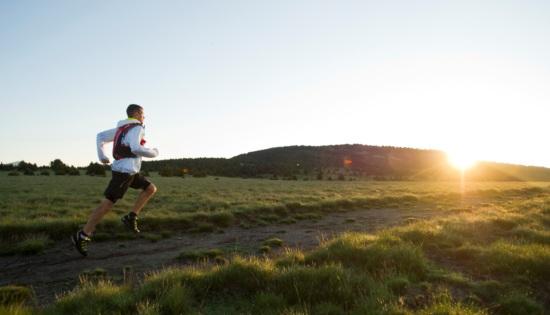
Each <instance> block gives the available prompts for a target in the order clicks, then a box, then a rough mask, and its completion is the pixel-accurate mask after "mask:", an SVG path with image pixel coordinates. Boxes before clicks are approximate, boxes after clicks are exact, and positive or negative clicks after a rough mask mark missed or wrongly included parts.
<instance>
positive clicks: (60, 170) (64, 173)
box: [53, 169, 67, 176]
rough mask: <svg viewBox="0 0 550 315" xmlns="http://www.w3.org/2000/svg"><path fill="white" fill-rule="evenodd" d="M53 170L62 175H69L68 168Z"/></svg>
mask: <svg viewBox="0 0 550 315" xmlns="http://www.w3.org/2000/svg"><path fill="white" fill-rule="evenodd" d="M53 172H54V174H55V175H60V176H63V175H67V170H66V169H59V170H54V171H53Z"/></svg>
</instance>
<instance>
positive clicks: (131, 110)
mask: <svg viewBox="0 0 550 315" xmlns="http://www.w3.org/2000/svg"><path fill="white" fill-rule="evenodd" d="M126 114H128V118H135V119H137V120H139V121H140V122H142V123H143V120H144V119H145V115H143V107H141V106H139V105H137V104H130V105H128V108H126Z"/></svg>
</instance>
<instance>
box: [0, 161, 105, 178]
mask: <svg viewBox="0 0 550 315" xmlns="http://www.w3.org/2000/svg"><path fill="white" fill-rule="evenodd" d="M107 168H108V167H106V166H104V165H102V164H99V163H93V162H91V163H90V164H89V165H88V167H86V175H92V176H105V175H106V170H107ZM0 171H9V173H8V175H10V176H17V175H20V174H23V175H30V176H33V175H37V174H39V175H42V176H49V175H50V171H52V172H53V173H54V174H55V175H70V176H79V175H80V171H79V169H78V168H77V167H75V166H72V165H70V166H69V165H67V164H65V163H63V161H61V160H60V159H55V160H53V161H51V162H50V165H49V167H48V166H40V167H39V166H37V165H36V164H35V163H28V162H25V161H21V162H18V163H14V164H3V163H0Z"/></svg>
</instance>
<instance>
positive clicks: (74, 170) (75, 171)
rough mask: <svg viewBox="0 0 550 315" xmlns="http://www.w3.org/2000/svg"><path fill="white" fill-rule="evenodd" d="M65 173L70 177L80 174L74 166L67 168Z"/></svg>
mask: <svg viewBox="0 0 550 315" xmlns="http://www.w3.org/2000/svg"><path fill="white" fill-rule="evenodd" d="M67 173H68V174H69V175H70V176H80V172H79V171H78V169H77V168H76V167H74V166H71V167H69V169H68V171H67Z"/></svg>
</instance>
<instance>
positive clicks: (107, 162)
mask: <svg viewBox="0 0 550 315" xmlns="http://www.w3.org/2000/svg"><path fill="white" fill-rule="evenodd" d="M101 163H103V164H105V165H107V164H109V163H110V161H109V159H102V160H101Z"/></svg>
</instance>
